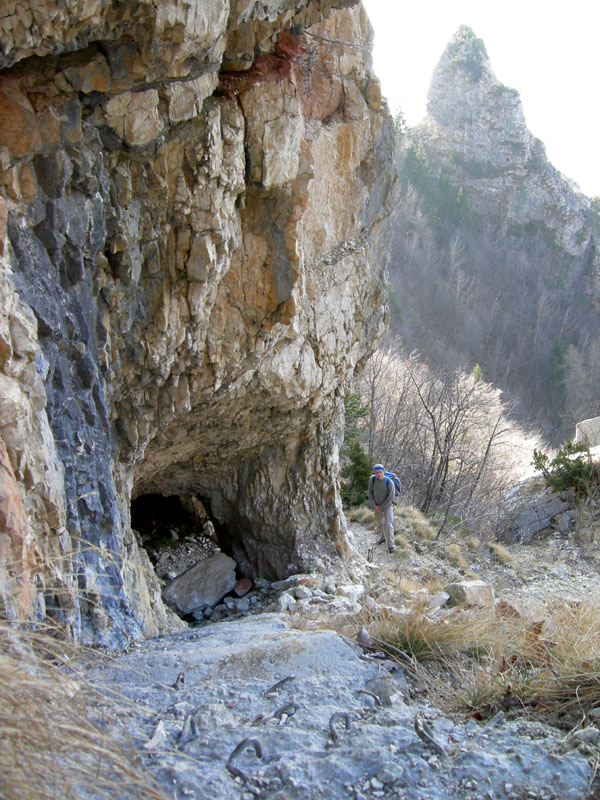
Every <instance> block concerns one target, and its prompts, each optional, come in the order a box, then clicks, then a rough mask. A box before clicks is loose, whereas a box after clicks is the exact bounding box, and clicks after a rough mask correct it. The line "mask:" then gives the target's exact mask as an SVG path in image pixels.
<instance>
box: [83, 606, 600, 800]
mask: <svg viewBox="0 0 600 800" xmlns="http://www.w3.org/2000/svg"><path fill="white" fill-rule="evenodd" d="M394 666H395V665H392V664H391V663H390V662H389V661H387V660H385V659H378V658H373V657H365V656H364V655H363V653H362V651H361V650H360V649H359V648H358V647H357V646H356V645H355V644H353V643H352V642H350V641H349V640H347V639H345V638H343V637H341V636H339V635H338V634H337V633H334V632H333V631H331V630H312V631H303V630H297V629H293V628H291V627H290V622H289V617H287V616H286V615H281V614H261V615H257V616H250V617H245V618H242V619H237V620H228V621H223V622H219V623H215V624H212V625H209V626H206V627H202V628H199V629H196V630H189V631H187V632H185V633H179V634H172V635H170V636H167V637H161V638H159V639H155V640H151V641H149V642H146V643H145V644H143V645H138V646H134V648H133V649H131V650H130V651H129V652H128V653H125V654H121V655H119V656H118V657H117V658H111V659H110V660H106V661H103V660H102V659H101V658H100V659H99V660H97V661H95V663H94V664H89V665H88V669H87V677H88V678H89V679H91V680H92V681H93V682H94V683H95V684H96V685H97V686H98V687H99V689H100V691H102V692H106V693H108V694H112V691H113V689H114V690H115V691H117V693H118V694H117V696H118V704H119V707H120V708H121V715H120V717H121V718H120V720H119V722H120V724H122V725H124V726H125V728H126V729H127V730H128V731H129V732H130V733H131V735H132V736H133V738H134V740H135V741H136V743H137V744H136V748H137V749H138V751H139V753H140V754H141V758H142V760H143V761H144V763H145V764H146V765H147V767H148V769H149V770H150V771H151V772H152V774H153V775H154V776H155V777H156V778H157V780H158V781H159V783H160V784H161V785H162V786H163V787H164V788H165V789H166V790H167V791H168V793H169V795H170V796H173V797H177V798H185V797H195V798H206V800H208V799H209V798H210V800H231V798H251V797H264V798H277V799H278V800H283V798H302V800H331V798H345V797H348V798H354V799H355V800H360V798H406V799H407V800H408V798H411V800H415V799H416V798H421V799H422V800H425V798H429V799H430V800H437V799H438V798H439V800H442V798H444V799H446V798H447V799H448V800H456V799H457V798H460V799H461V800H462V799H463V798H465V799H466V798H490V799H491V798H513V799H514V800H516V799H517V798H519V800H520V799H521V798H523V799H524V798H539V800H544V799H545V800H558V799H559V798H560V800H565V799H567V798H568V799H569V800H571V799H572V800H576V798H582V797H584V796H585V793H586V790H587V785H588V782H589V781H590V779H591V777H592V767H591V765H590V763H589V761H588V757H587V756H586V755H585V753H582V752H579V751H578V750H577V749H573V750H570V751H568V752H565V748H564V747H563V739H564V734H562V733H561V732H559V731H557V730H554V729H552V728H550V727H548V726H544V725H541V724H538V723H534V722H527V721H523V720H521V721H506V720H504V719H502V718H501V717H500V718H495V719H494V720H492V721H491V722H490V723H488V725H487V727H485V726H483V725H480V724H479V723H477V722H475V721H474V720H471V721H467V722H464V721H459V722H453V721H451V720H450V719H447V718H444V717H443V716H442V715H441V714H440V712H439V711H437V710H436V709H435V708H433V707H431V706H428V705H427V704H425V703H423V702H422V701H421V700H420V699H419V697H418V696H413V692H412V688H411V681H410V676H409V675H405V674H403V673H402V671H401V669H393V667H394ZM125 701H131V702H125Z"/></svg>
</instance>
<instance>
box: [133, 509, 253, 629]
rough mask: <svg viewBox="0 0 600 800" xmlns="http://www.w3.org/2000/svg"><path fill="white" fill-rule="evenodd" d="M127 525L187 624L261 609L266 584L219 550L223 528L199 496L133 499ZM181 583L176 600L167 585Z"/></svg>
mask: <svg viewBox="0 0 600 800" xmlns="http://www.w3.org/2000/svg"><path fill="white" fill-rule="evenodd" d="M131 527H132V529H133V530H134V531H135V532H136V536H137V539H138V543H139V544H140V546H141V547H143V548H144V550H145V551H146V553H147V554H148V557H149V559H150V562H151V564H152V566H153V568H154V571H155V573H156V575H157V577H158V579H159V580H160V582H161V584H162V587H163V589H162V591H163V599H164V600H165V602H166V603H167V605H168V606H169V607H170V608H171V609H172V610H173V611H174V612H175V613H176V614H177V615H178V616H180V617H181V618H182V619H183V620H185V621H186V622H188V623H190V624H192V625H199V624H206V623H207V622H211V621H216V620H219V619H223V618H225V617H228V616H231V615H234V614H245V613H249V612H250V611H251V610H258V609H260V608H262V603H261V599H264V597H265V596H266V595H268V594H269V590H268V588H266V587H267V586H268V584H267V582H266V581H257V582H256V583H255V582H253V581H252V580H249V579H248V578H247V577H245V576H244V575H243V574H242V571H241V570H240V568H239V564H237V563H236V561H235V560H234V559H233V558H232V557H231V556H232V554H231V553H230V552H227V548H226V547H223V548H221V546H220V543H223V541H225V542H226V541H227V540H226V538H225V535H224V531H223V530H222V529H220V528H219V526H218V525H217V524H216V523H213V520H212V519H211V515H210V513H209V511H208V510H207V507H206V506H205V504H204V503H203V502H202V500H201V499H200V498H198V497H196V496H192V495H185V496H181V495H170V496H164V495H160V494H144V495H140V496H139V497H137V498H135V500H132V502H131ZM203 562H206V564H204V563H203ZM224 562H225V563H224ZM182 581H183V584H184V585H185V587H186V588H183V589H177V590H175V594H176V597H175V598H174V597H173V592H172V591H171V588H172V587H173V586H174V585H177V586H178V587H181V585H182ZM190 594H191V596H192V597H193V598H194V602H193V603H192V604H191V605H190V603H189V602H188V599H189V597H190ZM196 603H197V605H196Z"/></svg>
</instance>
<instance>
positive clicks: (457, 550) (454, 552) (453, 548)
mask: <svg viewBox="0 0 600 800" xmlns="http://www.w3.org/2000/svg"><path fill="white" fill-rule="evenodd" d="M444 552H445V553H446V558H447V559H448V561H449V562H450V564H452V566H453V567H456V568H457V569H467V568H468V564H467V562H466V561H465V558H464V556H463V551H462V548H461V546H460V545H459V544H457V543H456V542H453V543H452V544H447V545H446V546H445V547H444Z"/></svg>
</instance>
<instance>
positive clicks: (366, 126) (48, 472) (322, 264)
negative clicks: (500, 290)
mask: <svg viewBox="0 0 600 800" xmlns="http://www.w3.org/2000/svg"><path fill="white" fill-rule="evenodd" d="M2 13H3V18H2V36H1V42H0V66H1V67H2V72H1V73H0V170H1V171H0V191H1V196H0V235H1V252H0V294H1V296H2V316H1V317H0V459H1V463H2V472H1V478H0V519H1V521H2V529H3V533H2V534H0V537H1V541H0V544H1V547H2V556H3V557H2V562H3V564H4V566H3V574H2V593H3V596H4V603H5V606H6V610H7V613H9V614H11V615H19V616H22V617H23V616H27V615H31V614H36V615H38V616H40V617H42V618H43V617H45V616H46V615H47V614H48V613H49V612H52V613H53V614H54V615H58V616H59V617H61V618H62V619H63V620H65V622H67V623H68V625H70V626H71V628H72V629H73V631H74V633H75V635H77V636H78V637H80V638H82V639H84V640H87V641H95V642H102V643H104V644H108V645H112V646H118V645H119V644H121V643H123V642H124V641H126V640H129V639H131V638H139V637H142V636H149V635H154V634H157V633H161V632H164V631H166V630H168V629H169V628H170V627H172V625H173V624H175V623H174V622H173V619H172V617H171V615H170V612H168V611H167V609H166V608H165V607H164V606H163V604H162V600H161V596H160V586H159V584H158V581H157V579H156V576H155V575H154V574H153V572H152V569H151V567H150V563H149V561H148V558H147V557H146V554H145V552H144V551H143V549H142V548H141V547H140V546H139V540H138V538H137V537H136V535H135V532H133V531H132V530H131V524H130V504H131V501H132V500H134V499H136V498H137V499H138V500H139V499H140V498H143V496H144V495H146V494H153V495H156V494H158V495H163V496H171V495H178V496H181V497H186V498H196V499H199V500H201V501H202V503H203V504H204V506H205V507H206V509H207V510H208V511H209V514H210V516H211V519H212V521H213V523H214V525H215V528H216V530H217V534H218V537H219V542H220V545H221V547H222V549H223V550H224V551H225V552H227V553H229V554H230V555H232V556H233V558H234V559H235V560H236V562H237V563H238V565H239V572H240V574H244V575H252V576H257V575H261V576H264V577H267V578H275V577H283V576H285V575H286V574H288V573H290V572H298V571H300V570H302V569H305V568H307V567H309V566H314V565H315V563H318V561H319V559H325V560H327V559H328V558H337V557H339V556H340V554H343V551H344V546H345V543H344V532H345V521H344V517H343V513H342V508H341V503H340V499H339V492H338V450H339V446H340V440H341V436H342V425H343V422H342V420H343V396H344V393H345V391H346V387H347V386H348V383H349V380H350V379H351V377H352V375H353V373H354V371H355V370H356V369H357V368H359V367H360V365H361V363H362V362H363V361H364V359H365V358H366V357H367V356H368V355H369V353H370V351H371V350H372V348H373V346H374V345H375V343H376V341H377V339H378V337H379V336H380V334H381V332H382V330H383V328H384V324H385V317H386V290H385V283H384V281H383V270H384V268H385V262H386V237H385V235H384V229H385V224H384V223H385V220H386V217H387V214H388V211H387V203H388V200H389V197H390V193H391V188H392V184H393V179H394V178H393V174H392V171H391V168H390V164H391V148H392V138H393V137H392V132H391V125H390V122H389V119H388V115H387V112H386V109H385V106H382V105H381V99H380V93H379V86H378V82H377V80H376V79H375V77H374V76H373V74H372V73H371V71H370V63H369V51H368V45H369V41H370V37H371V31H370V27H369V24H368V21H367V19H366V16H365V13H364V11H363V9H362V7H361V6H360V5H357V4H356V2H355V1H354V0H337V1H336V0H297V2H295V3H290V2H288V1H287V0H269V2H268V3H267V2H265V3H258V2H249V0H209V1H208V2H204V1H202V2H201V0H170V2H164V3H160V4H156V3H151V2H146V0H126V2H116V1H115V2H105V1H102V2H101V0H70V2H68V3H64V2H60V3H59V2H55V0H47V1H46V2H44V3H33V2H31V3H28V2H25V3H23V2H19V3H11V2H9V3H8V4H7V5H6V4H5V6H4V11H3V12H2Z"/></svg>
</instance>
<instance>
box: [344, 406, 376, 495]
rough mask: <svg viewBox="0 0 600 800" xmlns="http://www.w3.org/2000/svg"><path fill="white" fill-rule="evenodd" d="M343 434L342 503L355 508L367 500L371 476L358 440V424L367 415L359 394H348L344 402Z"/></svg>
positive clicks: (365, 455)
mask: <svg viewBox="0 0 600 800" xmlns="http://www.w3.org/2000/svg"><path fill="white" fill-rule="evenodd" d="M344 406H345V411H346V413H345V432H344V444H343V446H342V461H343V462H344V466H343V467H342V502H343V503H344V504H345V505H347V506H357V505H360V504H361V503H364V502H365V501H366V500H367V498H368V491H367V483H368V480H369V477H370V475H371V461H370V459H369V456H368V455H367V453H366V452H365V449H364V447H363V446H362V444H361V442H360V438H359V434H360V423H361V421H362V420H364V419H365V417H366V416H367V414H368V413H369V406H368V405H365V404H363V402H362V399H361V396H360V394H358V393H355V394H350V395H348V396H347V397H346V398H345V400H344Z"/></svg>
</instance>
